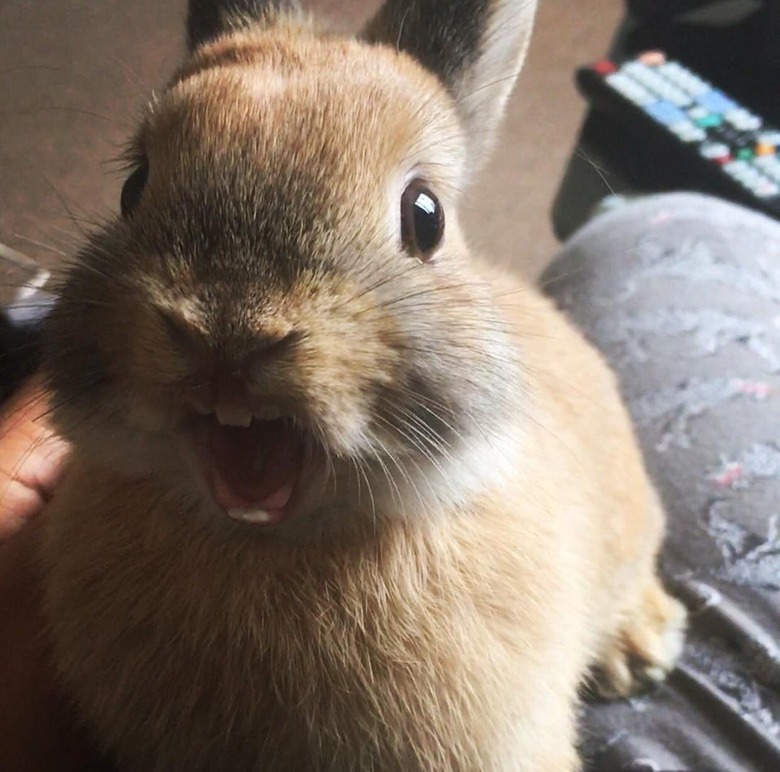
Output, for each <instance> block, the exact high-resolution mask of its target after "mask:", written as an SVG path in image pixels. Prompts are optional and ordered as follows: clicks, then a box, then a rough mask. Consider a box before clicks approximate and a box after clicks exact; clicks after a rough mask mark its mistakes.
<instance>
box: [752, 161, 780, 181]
mask: <svg viewBox="0 0 780 772" xmlns="http://www.w3.org/2000/svg"><path fill="white" fill-rule="evenodd" d="M753 163H754V165H755V166H757V167H758V168H759V169H761V171H762V172H763V173H764V174H766V176H767V177H769V178H770V179H772V180H774V181H775V182H780V159H778V157H777V156H775V155H770V156H763V157H760V158H756V160H755V161H754V162H753Z"/></svg>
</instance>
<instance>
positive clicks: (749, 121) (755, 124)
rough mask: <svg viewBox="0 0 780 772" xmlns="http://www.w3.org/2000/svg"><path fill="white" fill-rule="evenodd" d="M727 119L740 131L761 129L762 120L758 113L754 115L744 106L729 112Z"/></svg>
mask: <svg viewBox="0 0 780 772" xmlns="http://www.w3.org/2000/svg"><path fill="white" fill-rule="evenodd" d="M726 120H727V121H728V122H729V123H730V124H731V125H732V126H734V127H735V128H737V129H739V130H740V131H755V130H756V129H760V128H761V125H762V121H761V119H760V118H759V117H758V116H757V115H753V114H752V113H750V112H748V111H747V110H745V109H744V108H743V107H738V108H737V109H736V110H731V111H730V112H727V113H726Z"/></svg>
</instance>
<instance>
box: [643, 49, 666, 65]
mask: <svg viewBox="0 0 780 772" xmlns="http://www.w3.org/2000/svg"><path fill="white" fill-rule="evenodd" d="M639 61H640V62H642V64H646V65H647V66H648V67H660V66H661V65H662V64H666V54H665V53H664V52H663V51H645V52H644V53H643V54H641V55H640V57H639Z"/></svg>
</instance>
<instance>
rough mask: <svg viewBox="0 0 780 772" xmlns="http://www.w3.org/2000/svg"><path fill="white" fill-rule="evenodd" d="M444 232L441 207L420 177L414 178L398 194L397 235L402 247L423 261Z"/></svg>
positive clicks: (424, 261)
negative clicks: (398, 222) (398, 216)
mask: <svg viewBox="0 0 780 772" xmlns="http://www.w3.org/2000/svg"><path fill="white" fill-rule="evenodd" d="M443 236H444V208H443V207H442V205H441V202H440V201H439V199H438V198H436V196H435V195H434V194H433V193H432V192H431V191H430V189H429V188H428V187H426V185H425V183H424V182H423V181H422V180H414V181H413V182H412V183H410V184H409V187H407V188H406V190H405V191H404V194H403V196H402V197H401V238H402V239H403V243H404V247H405V248H406V251H407V252H408V253H409V254H410V255H411V256H412V257H416V258H417V259H418V260H420V261H422V262H423V263H427V262H428V261H429V260H430V259H431V257H432V256H433V252H434V251H435V249H436V247H438V246H439V244H440V243H441V240H442V237H443Z"/></svg>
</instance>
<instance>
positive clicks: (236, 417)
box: [215, 405, 252, 428]
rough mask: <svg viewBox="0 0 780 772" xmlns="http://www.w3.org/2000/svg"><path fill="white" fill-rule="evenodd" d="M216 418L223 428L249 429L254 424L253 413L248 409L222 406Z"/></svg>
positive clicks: (217, 411) (218, 409)
mask: <svg viewBox="0 0 780 772" xmlns="http://www.w3.org/2000/svg"><path fill="white" fill-rule="evenodd" d="M215 412H216V416H217V421H219V423H220V424H222V426H241V427H244V428H246V427H248V426H249V425H250V424H251V423H252V413H250V412H249V411H248V410H247V409H246V408H242V407H232V406H225V405H222V406H220V407H218V408H217V410H216V411H215Z"/></svg>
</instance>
